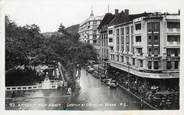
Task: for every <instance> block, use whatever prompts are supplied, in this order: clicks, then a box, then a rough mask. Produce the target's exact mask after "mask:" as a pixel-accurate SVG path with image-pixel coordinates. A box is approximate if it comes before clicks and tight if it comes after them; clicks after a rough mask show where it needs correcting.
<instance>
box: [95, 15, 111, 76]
mask: <svg viewBox="0 0 184 115" xmlns="http://www.w3.org/2000/svg"><path fill="white" fill-rule="evenodd" d="M113 18H114V15H113V14H111V13H106V14H105V16H104V18H103V19H102V21H101V23H100V25H99V27H98V31H99V33H100V36H99V39H98V43H99V49H100V50H99V62H100V64H101V66H102V68H103V69H102V70H104V71H103V73H105V70H106V68H107V63H108V26H109V23H110V22H111V20H112V19H113Z"/></svg>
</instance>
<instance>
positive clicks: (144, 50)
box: [107, 10, 180, 79]
mask: <svg viewBox="0 0 184 115" xmlns="http://www.w3.org/2000/svg"><path fill="white" fill-rule="evenodd" d="M117 12H118V11H117ZM107 36H108V55H109V57H108V58H109V64H110V66H112V67H114V68H118V69H120V70H122V71H125V72H128V73H130V74H131V75H135V76H138V77H141V78H146V79H171V78H176V79H177V78H179V62H180V14H179V13H176V14H169V13H158V12H156V13H146V12H145V13H141V14H129V11H128V10H125V11H122V12H120V13H117V16H116V15H115V17H114V19H113V20H112V21H111V22H110V25H109V26H108V35H107Z"/></svg>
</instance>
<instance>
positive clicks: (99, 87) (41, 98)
mask: <svg viewBox="0 0 184 115" xmlns="http://www.w3.org/2000/svg"><path fill="white" fill-rule="evenodd" d="M79 83H80V90H79V91H76V92H73V93H72V95H63V93H62V90H35V91H24V92H23V91H20V92H18V93H19V96H15V97H14V98H8V97H6V110H12V109H13V110H14V109H15V110H17V109H18V110H139V109H144V110H145V109H149V108H148V107H147V106H146V105H143V108H140V106H141V104H140V101H139V100H138V99H137V98H135V97H134V96H132V95H131V94H129V93H128V92H127V91H124V90H123V89H121V88H119V87H118V88H116V89H110V88H108V87H107V86H106V85H104V84H102V83H101V82H100V80H99V79H97V78H95V77H93V76H92V75H91V74H89V73H87V72H86V71H85V70H83V69H82V70H81V77H80V81H79ZM6 93H9V92H6Z"/></svg>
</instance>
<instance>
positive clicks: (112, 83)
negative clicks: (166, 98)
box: [109, 80, 118, 88]
mask: <svg viewBox="0 0 184 115" xmlns="http://www.w3.org/2000/svg"><path fill="white" fill-rule="evenodd" d="M117 86H118V84H117V82H116V80H111V81H110V82H109V87H110V88H116V87H117Z"/></svg>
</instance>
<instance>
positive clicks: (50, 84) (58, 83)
mask: <svg viewBox="0 0 184 115" xmlns="http://www.w3.org/2000/svg"><path fill="white" fill-rule="evenodd" d="M58 70H59V74H60V77H61V78H62V80H50V79H49V77H48V76H47V75H46V77H45V79H44V81H43V82H42V83H40V84H37V85H27V86H7V87H6V91H24V90H41V89H57V88H59V87H63V86H67V82H66V80H65V77H64V76H65V75H64V72H63V71H64V70H63V66H62V64H61V63H60V62H58ZM53 71H54V72H55V73H56V69H54V70H53ZM54 76H55V77H56V74H55V75H54Z"/></svg>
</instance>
